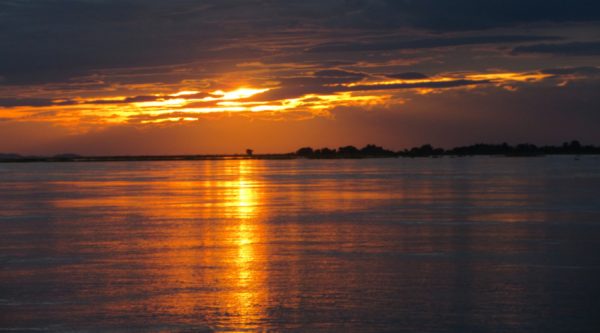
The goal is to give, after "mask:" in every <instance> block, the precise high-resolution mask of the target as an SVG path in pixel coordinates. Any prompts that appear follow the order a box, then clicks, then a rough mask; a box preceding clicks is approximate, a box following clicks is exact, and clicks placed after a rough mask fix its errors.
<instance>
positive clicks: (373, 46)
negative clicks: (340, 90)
mask: <svg viewBox="0 0 600 333" xmlns="http://www.w3.org/2000/svg"><path fill="white" fill-rule="evenodd" d="M390 39H394V38H393V37H392V38H390ZM556 39H559V37H556V36H533V35H532V36H528V35H486V36H461V37H439V38H423V39H413V40H401V39H397V40H394V41H378V42H328V43H323V44H320V45H317V46H315V47H312V48H309V49H308V50H307V51H308V52H313V53H315V52H317V53H320V52H368V51H391V50H418V49H431V48H440V47H452V46H465V45H483V44H506V43H523V42H532V41H544V40H556Z"/></svg>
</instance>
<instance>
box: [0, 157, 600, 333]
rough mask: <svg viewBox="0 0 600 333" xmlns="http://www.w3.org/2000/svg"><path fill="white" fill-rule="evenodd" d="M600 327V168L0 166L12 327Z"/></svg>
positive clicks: (1, 292) (1, 267)
mask: <svg viewBox="0 0 600 333" xmlns="http://www.w3.org/2000/svg"><path fill="white" fill-rule="evenodd" d="M598 327H600V157H593V156H592V157H582V158H581V159H580V160H575V159H574V158H573V157H546V158H492V157H479V158H443V159H381V160H337V161H323V160H321V161H309V160H293V161H188V162H126V163H125V162H124V163H63V164H61V163H54V164H46V163H39V164H0V331H29V330H31V331H59V332H65V331H66V332H69V331H86V332H104V331H106V332H115V331H116V332H119V331H137V332H172V331H184V332H203V331H257V330H275V331H298V332H305V331H306V332H320V331H321V332H330V331H332V332H335V331H358V332H362V331H372V332H384V331H389V332H392V331H393V332H397V331H406V332H598Z"/></svg>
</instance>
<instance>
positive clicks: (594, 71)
mask: <svg viewBox="0 0 600 333" xmlns="http://www.w3.org/2000/svg"><path fill="white" fill-rule="evenodd" d="M540 72H541V73H543V74H551V75H557V76H561V75H574V74H578V75H584V76H596V75H600V68H598V67H593V66H584V67H562V68H547V69H543V70H541V71H540Z"/></svg>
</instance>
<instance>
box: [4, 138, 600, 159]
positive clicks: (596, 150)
mask: <svg viewBox="0 0 600 333" xmlns="http://www.w3.org/2000/svg"><path fill="white" fill-rule="evenodd" d="M546 155H600V147H597V146H592V145H587V146H584V145H581V144H580V143H579V141H576V140H574V141H571V142H565V143H563V144H562V145H561V146H542V147H538V146H535V145H532V144H519V145H516V146H510V145H508V144H506V143H502V144H475V145H471V146H463V147H455V148H452V149H448V150H445V149H442V148H434V147H433V146H431V145H428V144H427V145H422V146H420V147H414V148H411V149H405V150H402V151H391V150H387V149H385V148H383V147H380V146H376V145H366V146H365V147H363V148H361V149H358V148H356V147H354V146H345V147H340V148H338V149H329V148H321V149H312V148H310V147H304V148H300V149H298V150H297V151H296V152H293V153H286V154H253V151H252V150H251V149H248V150H247V152H246V154H213V155H112V156H81V155H76V154H61V155H55V156H21V155H18V154H0V163H35V162H134V161H207V160H293V159H330V160H331V159H367V158H399V157H404V158H415V157H430V158H439V157H444V156H448V157H464V156H499V157H502V156H505V157H540V156H546Z"/></svg>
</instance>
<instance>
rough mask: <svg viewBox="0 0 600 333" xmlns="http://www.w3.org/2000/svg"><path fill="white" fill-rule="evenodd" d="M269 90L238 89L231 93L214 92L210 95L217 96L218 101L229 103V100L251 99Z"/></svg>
mask: <svg viewBox="0 0 600 333" xmlns="http://www.w3.org/2000/svg"><path fill="white" fill-rule="evenodd" d="M269 90H270V89H269V88H264V89H252V88H239V89H236V90H233V91H223V90H216V91H213V92H212V93H211V95H214V96H219V97H218V99H221V100H227V101H229V100H236V99H243V98H248V97H252V96H254V95H256V94H260V93H263V92H265V91H269Z"/></svg>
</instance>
